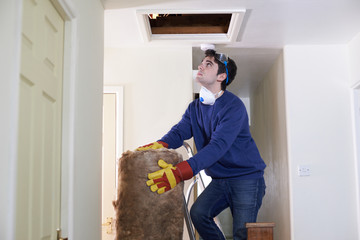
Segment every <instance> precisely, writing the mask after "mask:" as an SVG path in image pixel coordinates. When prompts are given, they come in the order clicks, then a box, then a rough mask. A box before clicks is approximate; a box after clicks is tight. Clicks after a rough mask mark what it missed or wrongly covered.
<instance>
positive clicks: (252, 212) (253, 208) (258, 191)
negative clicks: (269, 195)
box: [228, 178, 266, 240]
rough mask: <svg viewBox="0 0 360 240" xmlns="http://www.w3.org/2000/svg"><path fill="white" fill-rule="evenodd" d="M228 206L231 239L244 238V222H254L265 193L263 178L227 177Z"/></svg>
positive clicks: (240, 239)
mask: <svg viewBox="0 0 360 240" xmlns="http://www.w3.org/2000/svg"><path fill="white" fill-rule="evenodd" d="M228 186H229V189H230V208H231V211H232V215H233V239H234V240H246V239H247V232H246V227H245V224H246V223H248V222H256V218H257V214H258V211H259V209H260V206H261V204H262V199H263V197H264V195H265V188H266V187H265V182H264V178H260V179H250V180H238V179H229V181H228Z"/></svg>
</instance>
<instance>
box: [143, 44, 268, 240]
mask: <svg viewBox="0 0 360 240" xmlns="http://www.w3.org/2000/svg"><path fill="white" fill-rule="evenodd" d="M198 69H199V71H198V74H197V76H196V81H197V82H198V83H199V84H200V85H201V86H202V88H201V90H200V98H199V99H196V100H194V101H193V102H192V103H190V105H189V107H188V108H187V110H186V112H185V114H184V115H183V117H182V119H181V121H180V122H179V123H178V124H176V125H175V126H174V127H172V129H171V130H170V131H169V132H168V133H167V134H166V135H165V136H164V137H162V138H161V139H160V140H159V141H157V142H155V143H152V144H149V145H146V146H144V147H141V148H138V149H137V150H145V149H148V148H161V147H167V148H173V149H175V148H178V147H180V146H182V144H183V141H184V140H186V139H189V138H191V137H194V140H195V144H196V149H197V151H198V153H197V154H195V155H194V157H192V158H190V159H189V160H188V161H184V162H181V163H179V164H177V165H176V166H175V167H173V166H172V165H168V164H167V163H165V162H164V161H162V160H161V161H159V166H160V167H161V168H163V169H162V170H159V171H157V172H154V173H150V174H149V179H150V180H149V181H147V185H148V186H150V188H151V190H152V191H153V192H155V191H157V192H158V193H159V194H161V193H163V192H166V191H168V190H170V189H172V188H173V187H175V186H176V184H177V183H179V182H181V181H184V180H187V179H190V178H192V177H193V176H194V175H196V174H197V173H198V172H199V171H200V170H202V169H205V172H206V174H207V175H209V176H211V177H212V181H211V183H210V184H209V186H208V187H207V188H206V189H205V190H204V191H203V193H202V194H201V195H200V196H199V198H198V199H197V200H196V201H195V203H194V204H193V206H192V208H191V211H190V214H191V219H192V221H193V224H194V226H195V228H196V230H197V231H198V232H199V234H200V236H201V237H202V239H204V240H213V239H225V238H224V236H223V234H222V233H221V231H220V230H219V228H218V227H217V225H216V224H215V222H214V220H213V218H214V217H216V216H217V215H218V214H219V213H220V212H221V211H223V210H224V209H225V208H227V207H230V209H231V212H232V215H233V238H234V240H239V239H241V240H243V239H246V238H247V234H246V228H245V223H247V222H256V217H257V214H258V210H259V208H260V206H261V204H262V199H263V196H264V194H265V182H264V178H263V174H264V169H265V166H266V165H265V163H264V161H263V160H262V158H261V156H260V154H259V151H258V149H257V146H256V144H255V142H254V140H253V139H252V137H251V134H250V130H249V123H248V116H247V112H246V109H245V106H244V104H243V102H242V101H241V100H240V99H239V98H238V97H237V96H235V95H234V94H232V93H230V92H228V91H226V86H228V85H229V84H230V83H231V82H232V81H233V79H234V78H235V75H236V70H237V67H236V64H235V62H234V61H233V60H232V59H230V58H228V57H227V56H226V55H224V54H218V53H216V52H215V51H214V50H207V51H206V52H205V58H204V59H203V61H202V62H201V64H200V65H199V67H198Z"/></svg>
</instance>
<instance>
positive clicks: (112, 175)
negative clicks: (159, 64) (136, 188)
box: [102, 87, 123, 240]
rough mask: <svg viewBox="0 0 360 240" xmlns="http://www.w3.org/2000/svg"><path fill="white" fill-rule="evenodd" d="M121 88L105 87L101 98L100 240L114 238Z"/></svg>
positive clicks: (120, 149) (120, 131)
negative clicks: (114, 204)
mask: <svg viewBox="0 0 360 240" xmlns="http://www.w3.org/2000/svg"><path fill="white" fill-rule="evenodd" d="M122 94H123V92H122V88H121V87H113V88H108V87H105V93H104V98H103V160H102V223H103V224H102V240H113V239H114V238H115V233H116V232H115V221H114V220H115V211H114V207H113V204H112V202H113V201H114V200H116V193H117V159H118V158H119V156H120V154H122V125H123V123H122V114H123V103H122Z"/></svg>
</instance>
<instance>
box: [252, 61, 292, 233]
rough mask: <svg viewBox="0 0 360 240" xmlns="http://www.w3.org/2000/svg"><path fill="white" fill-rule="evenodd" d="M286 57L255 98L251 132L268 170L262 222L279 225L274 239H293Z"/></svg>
mask: <svg viewBox="0 0 360 240" xmlns="http://www.w3.org/2000/svg"><path fill="white" fill-rule="evenodd" d="M283 74H284V62H283V55H282V54H281V55H280V56H279V58H278V59H277V60H276V62H275V63H274V65H273V67H272V68H271V70H270V71H269V73H268V74H267V76H266V77H265V79H264V80H263V81H262V82H261V83H260V84H259V86H258V87H257V89H256V90H255V92H254V93H253V94H252V96H251V114H252V124H251V132H252V135H253V137H254V140H255V142H256V144H257V146H258V148H259V151H260V153H261V156H262V157H263V159H264V161H265V163H266V165H267V167H266V169H265V176H264V177H265V181H266V185H267V188H266V194H265V197H264V199H263V205H262V207H261V209H260V211H259V217H258V221H259V222H275V224H276V227H275V228H274V239H279V240H281V239H290V200H289V197H290V193H289V181H288V179H289V173H288V168H289V164H288V152H287V137H286V130H287V127H286V119H285V89H284V75H283Z"/></svg>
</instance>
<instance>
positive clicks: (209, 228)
mask: <svg viewBox="0 0 360 240" xmlns="http://www.w3.org/2000/svg"><path fill="white" fill-rule="evenodd" d="M228 206H229V204H228V201H227V196H226V184H225V183H224V181H222V180H220V179H213V180H212V181H211V183H210V184H209V186H207V188H206V189H205V190H204V191H203V192H202V193H201V194H200V196H199V197H198V199H197V200H196V201H195V203H194V204H193V206H192V207H191V210H190V215H191V219H192V222H193V224H194V226H195V228H196V230H197V231H198V233H199V234H200V236H201V238H202V239H204V240H217V239H220V240H225V237H224V235H223V234H222V232H221V231H220V229H219V228H218V226H217V225H216V223H215V222H214V217H216V216H217V215H218V214H219V213H220V212H221V211H223V210H224V209H225V208H227V207H228Z"/></svg>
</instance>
